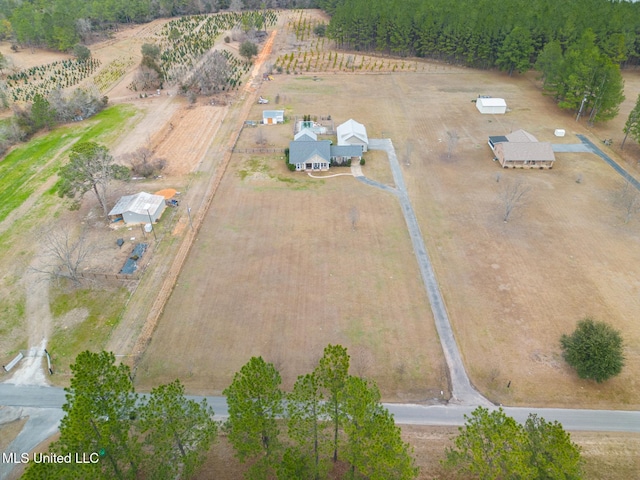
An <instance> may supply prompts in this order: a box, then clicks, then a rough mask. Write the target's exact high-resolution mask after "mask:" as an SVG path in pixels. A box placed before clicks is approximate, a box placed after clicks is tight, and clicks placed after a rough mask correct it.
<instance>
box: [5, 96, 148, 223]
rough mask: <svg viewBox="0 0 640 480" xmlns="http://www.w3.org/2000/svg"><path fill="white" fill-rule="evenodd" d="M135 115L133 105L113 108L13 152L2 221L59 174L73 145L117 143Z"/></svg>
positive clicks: (7, 166) (7, 160)
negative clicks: (82, 143)
mask: <svg viewBox="0 0 640 480" xmlns="http://www.w3.org/2000/svg"><path fill="white" fill-rule="evenodd" d="M134 113H135V109H134V108H133V107H131V106H129V105H118V106H115V107H111V108H108V109H106V110H104V111H103V112H101V113H99V114H98V115H96V116H95V117H93V118H92V119H91V120H89V121H88V122H85V123H82V124H78V125H77V126H75V125H74V126H71V127H68V126H67V127H60V128H57V129H55V130H54V131H52V132H51V133H48V134H46V135H42V136H39V137H37V138H35V139H33V140H31V141H30V142H28V143H26V144H25V145H21V146H19V147H18V148H16V149H15V150H13V151H12V152H11V153H10V154H9V155H7V156H6V157H5V159H4V160H2V161H1V162H0V221H2V220H4V219H5V218H6V217H7V215H9V213H11V212H12V211H13V210H15V209H16V208H18V207H19V206H20V205H22V204H23V203H24V202H25V201H26V200H27V199H28V198H29V197H30V196H31V195H32V194H33V193H34V192H35V190H36V189H37V188H38V187H39V186H40V185H42V184H43V183H44V182H46V181H47V179H48V178H49V177H51V175H53V174H54V173H55V172H56V171H57V169H58V168H59V167H60V164H61V163H62V159H61V158H60V154H61V153H62V152H63V151H64V150H65V149H66V148H68V147H69V146H70V145H71V144H72V143H73V142H75V141H89V140H93V141H101V142H108V141H109V140H113V139H114V138H115V136H117V135H118V134H119V133H121V132H122V130H123V128H124V126H125V123H126V122H125V121H126V119H127V118H129V117H131V116H133V114H134ZM52 160H54V161H53V162H52Z"/></svg>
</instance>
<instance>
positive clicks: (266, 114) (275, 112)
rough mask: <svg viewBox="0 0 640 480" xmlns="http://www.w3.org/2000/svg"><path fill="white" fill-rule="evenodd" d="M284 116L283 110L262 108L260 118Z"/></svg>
mask: <svg viewBox="0 0 640 480" xmlns="http://www.w3.org/2000/svg"><path fill="white" fill-rule="evenodd" d="M277 117H284V110H264V111H263V112H262V118H277Z"/></svg>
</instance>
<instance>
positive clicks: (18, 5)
mask: <svg viewBox="0 0 640 480" xmlns="http://www.w3.org/2000/svg"><path fill="white" fill-rule="evenodd" d="M313 6H315V1H314V0H270V1H267V2H263V1H260V0H159V1H152V0H130V1H123V0H88V1H84V0H38V1H34V2H31V1H25V2H20V1H16V0H0V40H1V39H11V40H14V41H15V42H17V43H18V44H20V45H26V46H46V47H49V48H54V49H57V50H61V51H65V50H68V49H70V48H71V47H73V45H75V44H76V43H78V42H85V43H86V42H88V41H90V40H91V39H92V36H93V35H95V34H96V33H99V32H102V31H105V30H110V29H117V24H119V23H144V22H149V21H151V20H153V19H155V18H162V17H175V16H181V15H194V14H199V13H215V12H218V11H220V10H227V9H229V10H236V11H238V10H242V9H246V10H257V9H259V8H309V7H313Z"/></svg>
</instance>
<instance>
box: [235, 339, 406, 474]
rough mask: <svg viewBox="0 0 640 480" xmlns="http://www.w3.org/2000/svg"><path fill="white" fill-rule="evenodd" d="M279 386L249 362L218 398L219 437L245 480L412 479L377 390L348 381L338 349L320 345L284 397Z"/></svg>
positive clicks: (273, 373)
mask: <svg viewBox="0 0 640 480" xmlns="http://www.w3.org/2000/svg"><path fill="white" fill-rule="evenodd" d="M280 383H281V378H280V373H279V372H278V371H277V370H276V368H275V367H274V365H273V364H271V363H267V362H265V361H264V360H263V359H262V357H253V358H252V359H251V360H250V361H249V362H248V363H247V364H246V365H244V366H243V367H242V368H241V369H240V371H239V372H238V373H236V375H235V376H234V378H233V382H232V383H231V385H230V386H229V388H227V389H226V390H225V391H224V392H223V393H224V395H226V396H227V404H228V406H229V419H228V420H227V422H226V423H225V425H224V430H225V431H226V433H227V435H228V439H229V442H230V443H231V444H232V445H233V447H234V449H235V452H236V456H237V457H238V459H239V460H240V461H241V462H243V463H246V464H247V465H248V470H247V472H246V474H245V478H248V479H258V478H260V479H264V478H278V479H302V478H305V479H314V480H320V479H322V478H351V479H355V478H367V479H369V480H390V479H395V480H411V479H414V478H416V477H417V475H418V468H417V467H416V466H415V465H414V460H413V457H412V455H411V453H412V449H411V447H410V446H409V445H408V444H406V443H405V442H403V441H402V438H401V436H400V428H399V427H397V426H396V425H395V422H394V420H393V415H391V414H390V413H389V411H388V410H387V409H386V408H384V407H383V406H382V404H381V403H380V391H379V390H378V387H377V386H376V385H375V383H373V382H370V381H367V380H364V379H362V378H360V377H355V376H352V375H349V355H348V354H347V349H346V348H344V347H342V346H340V345H328V346H327V347H326V348H325V350H324V355H323V356H322V358H321V359H320V361H319V362H318V365H317V367H316V368H315V369H314V370H313V372H311V373H308V374H306V375H301V376H300V377H298V380H297V381H296V383H295V385H294V387H293V391H292V392H290V393H288V394H287V393H284V392H283V391H282V390H281V389H280ZM280 419H283V420H284V421H281V420H280ZM341 472H344V474H341Z"/></svg>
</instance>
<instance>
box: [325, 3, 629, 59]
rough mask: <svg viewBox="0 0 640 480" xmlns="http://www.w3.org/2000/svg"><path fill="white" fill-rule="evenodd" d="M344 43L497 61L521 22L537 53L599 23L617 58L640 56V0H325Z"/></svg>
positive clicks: (604, 46)
mask: <svg viewBox="0 0 640 480" xmlns="http://www.w3.org/2000/svg"><path fill="white" fill-rule="evenodd" d="M318 5H319V7H320V8H322V9H324V10H325V11H327V12H328V13H329V14H331V15H332V17H331V22H330V24H329V27H328V30H327V32H328V34H330V35H331V36H332V37H333V38H335V39H336V41H337V42H338V44H339V45H342V46H345V47H349V48H353V49H357V50H378V51H382V52H389V53H394V54H398V55H417V56H422V57H434V58H438V59H441V60H447V61H454V62H460V63H464V64H466V65H470V66H473V67H479V68H490V67H493V66H495V65H496V61H497V60H498V59H499V58H500V57H501V56H504V54H503V53H501V51H500V50H501V48H502V47H503V46H504V43H505V41H506V39H507V37H508V36H509V35H510V34H511V33H512V32H513V30H514V29H519V30H521V31H524V32H528V34H529V36H530V46H531V47H532V48H533V51H532V52H531V53H532V59H535V58H536V57H537V55H538V54H539V53H540V52H541V51H542V49H543V48H544V46H545V45H546V44H547V43H548V42H550V41H553V40H557V41H559V42H560V44H561V45H562V46H563V48H566V47H568V46H569V45H570V44H572V43H574V42H576V41H578V40H579V38H580V37H581V35H582V33H583V32H584V31H585V30H587V29H591V30H592V31H593V32H594V35H595V37H596V42H597V43H596V44H597V46H598V48H600V49H601V50H602V51H603V52H604V54H605V55H607V56H608V57H609V58H611V59H612V60H613V61H614V62H615V63H620V62H625V63H628V64H634V65H637V64H638V62H639V61H640V42H638V33H640V5H638V4H637V3H632V2H611V1H607V0H576V1H574V2H570V3H567V2H554V1H553V0H533V1H531V0H505V1H503V2H500V4H499V5H497V4H496V3H495V2H492V1H490V0H460V1H457V2H449V1H447V0H402V1H398V0H396V1H388V0H318Z"/></svg>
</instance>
